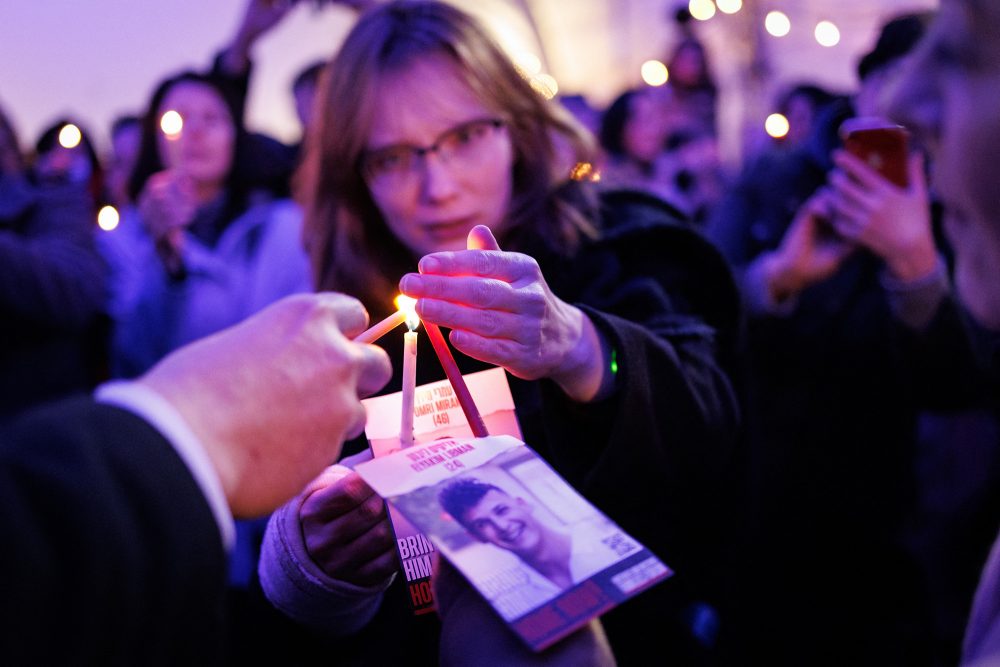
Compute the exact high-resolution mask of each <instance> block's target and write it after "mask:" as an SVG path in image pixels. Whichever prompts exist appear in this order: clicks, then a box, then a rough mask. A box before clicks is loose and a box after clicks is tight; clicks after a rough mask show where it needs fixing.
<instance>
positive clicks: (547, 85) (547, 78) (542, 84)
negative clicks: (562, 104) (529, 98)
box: [531, 74, 559, 100]
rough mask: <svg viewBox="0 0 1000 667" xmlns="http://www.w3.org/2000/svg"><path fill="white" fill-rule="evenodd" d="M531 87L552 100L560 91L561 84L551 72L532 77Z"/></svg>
mask: <svg viewBox="0 0 1000 667" xmlns="http://www.w3.org/2000/svg"><path fill="white" fill-rule="evenodd" d="M531 87H532V88H534V89H535V90H536V91H538V92H539V93H541V94H542V96H543V97H544V98H545V99H547V100H551V99H552V98H553V97H555V96H556V94H557V93H558V92H559V84H558V83H557V82H556V79H555V77H554V76H552V75H551V74H539V75H538V76H536V77H532V79H531Z"/></svg>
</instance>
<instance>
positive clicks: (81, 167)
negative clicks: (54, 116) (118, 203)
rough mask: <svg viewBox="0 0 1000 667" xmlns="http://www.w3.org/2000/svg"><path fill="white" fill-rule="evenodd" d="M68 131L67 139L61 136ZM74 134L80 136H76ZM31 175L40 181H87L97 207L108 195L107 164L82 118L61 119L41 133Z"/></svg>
mask: <svg viewBox="0 0 1000 667" xmlns="http://www.w3.org/2000/svg"><path fill="white" fill-rule="evenodd" d="M74 128H75V131H74ZM64 133H67V134H70V136H69V137H68V138H67V140H64V139H62V138H61V136H60V135H63V134H64ZM74 134H76V135H77V136H75V137H74V136H72V135H74ZM31 176H32V178H33V179H34V180H35V181H36V182H39V183H53V184H60V183H79V184H82V185H84V186H85V187H86V192H87V193H88V194H89V195H90V198H91V202H90V204H91V206H92V207H93V208H94V210H95V211H96V210H97V208H98V207H99V206H101V205H102V204H103V203H104V201H105V199H106V198H105V196H104V168H103V167H102V166H101V161H100V159H98V157H97V151H96V150H94V144H93V142H92V141H91V140H90V133H89V132H87V131H86V130H84V128H83V126H82V125H81V124H80V123H79V122H76V121H74V120H71V119H69V118H61V119H59V120H57V121H56V122H55V123H53V124H52V125H50V126H49V127H48V128H47V129H46V130H45V131H43V132H42V134H41V135H40V136H39V137H38V141H37V142H35V159H34V162H33V164H32V166H31Z"/></svg>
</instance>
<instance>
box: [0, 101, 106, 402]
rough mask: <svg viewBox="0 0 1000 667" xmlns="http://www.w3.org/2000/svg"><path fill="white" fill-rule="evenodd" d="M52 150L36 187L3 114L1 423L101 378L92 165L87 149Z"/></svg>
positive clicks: (101, 282)
mask: <svg viewBox="0 0 1000 667" xmlns="http://www.w3.org/2000/svg"><path fill="white" fill-rule="evenodd" d="M42 145H43V147H45V146H48V144H47V143H43V144H42ZM50 153H51V151H50V152H49V153H45V155H46V156H48V157H49V158H51V162H52V164H49V160H48V159H46V158H42V161H43V163H44V164H45V165H46V168H43V170H42V174H43V177H40V178H38V179H37V182H36V181H35V180H33V179H31V178H30V173H29V170H28V168H27V167H26V165H25V162H24V159H23V156H22V154H21V152H20V149H19V144H18V140H17V136H16V135H15V133H14V130H13V128H12V127H11V124H10V122H9V121H8V120H7V117H6V115H5V114H4V113H3V110H2V109H0V266H2V267H3V269H2V271H0V321H2V322H3V326H2V327H0V343H2V344H0V421H3V420H5V419H8V418H10V417H11V416H12V415H14V414H16V413H18V412H19V411H21V410H23V409H24V408H26V407H28V406H31V405H34V404H37V403H39V402H42V401H45V400H48V399H52V398H55V397H58V396H62V395H65V394H68V393H71V392H74V391H80V390H85V389H88V388H91V387H93V386H94V385H95V384H96V383H97V382H98V381H99V380H101V379H103V378H104V377H106V368H105V362H106V356H105V352H106V351H105V348H104V343H105V339H104V334H105V333H106V320H105V319H104V316H103V313H104V309H103V306H104V293H105V287H106V285H105V281H106V278H107V276H106V269H105V266H104V263H103V262H102V261H101V256H100V254H99V253H98V252H97V248H96V246H95V244H94V238H93V234H94V229H95V225H94V218H93V204H92V200H91V196H90V193H89V191H88V189H87V188H88V186H89V184H90V175H91V174H90V171H89V170H90V168H91V165H90V162H89V158H87V156H86V155H85V154H84V151H83V150H79V151H78V153H76V154H72V155H67V154H65V153H64V152H63V151H62V149H60V150H59V151H57V153H58V158H57V157H56V156H55V155H50ZM77 157H78V158H79V159H76V158H77ZM64 158H66V159H64ZM75 163H79V164H80V165H82V168H81V170H80V172H79V173H76V172H74V171H73V167H72V165H73V164H75ZM49 167H51V169H49ZM71 174H75V175H77V176H79V178H69V176H70V175H71Z"/></svg>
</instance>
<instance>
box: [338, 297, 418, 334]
mask: <svg viewBox="0 0 1000 667" xmlns="http://www.w3.org/2000/svg"><path fill="white" fill-rule="evenodd" d="M393 303H394V304H395V305H396V312H395V313H393V314H392V315H390V316H389V317H387V318H385V319H384V320H382V321H381V322H379V323H378V324H376V325H375V326H372V327H369V328H367V329H365V330H364V331H363V332H361V333H359V334H358V335H357V336H355V337H354V342H355V343H374V342H375V341H377V340H378V339H379V338H381V337H382V336H384V335H386V334H387V333H389V332H390V331H392V330H393V329H395V328H396V327H398V326H399V325H400V324H402V323H403V322H406V318H407V316H408V315H409V314H411V313H412V317H413V320H414V321H415V322H417V324H419V323H420V320H419V319H418V318H417V310H416V308H417V300H416V299H413V298H410V297H408V296H404V295H403V294H400V295H399V296H397V297H396V298H395V299H394V300H393ZM415 328H416V325H414V326H413V327H411V329H410V330H411V331H412V330H413V329H415Z"/></svg>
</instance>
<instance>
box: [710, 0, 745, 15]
mask: <svg viewBox="0 0 1000 667" xmlns="http://www.w3.org/2000/svg"><path fill="white" fill-rule="evenodd" d="M715 4H716V6H718V8H719V11H720V12H722V13H723V14H735V13H736V12H738V11H740V10H741V9H743V0H715Z"/></svg>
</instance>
